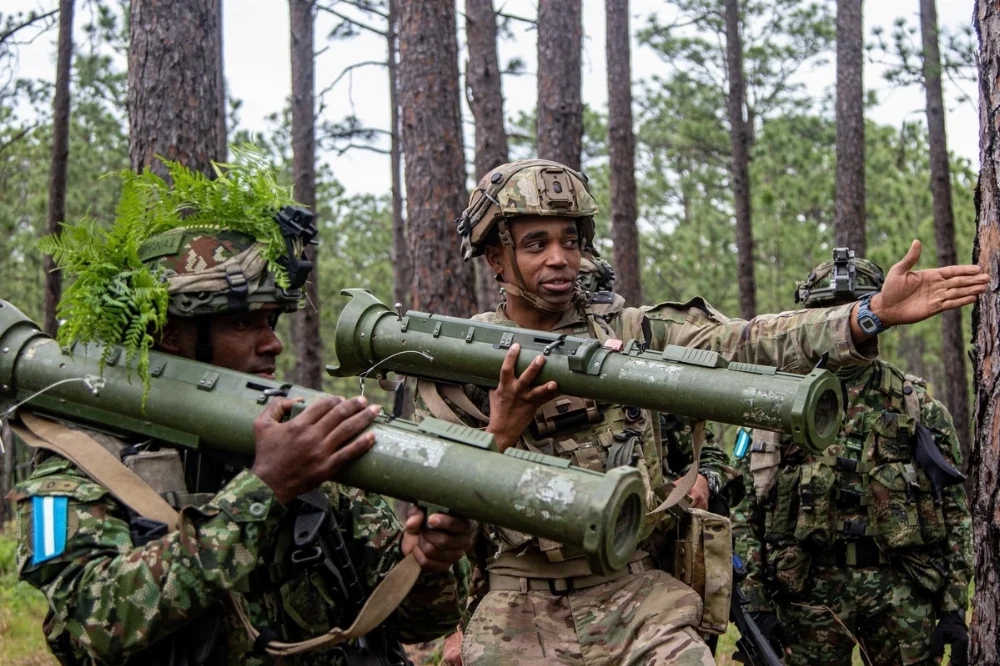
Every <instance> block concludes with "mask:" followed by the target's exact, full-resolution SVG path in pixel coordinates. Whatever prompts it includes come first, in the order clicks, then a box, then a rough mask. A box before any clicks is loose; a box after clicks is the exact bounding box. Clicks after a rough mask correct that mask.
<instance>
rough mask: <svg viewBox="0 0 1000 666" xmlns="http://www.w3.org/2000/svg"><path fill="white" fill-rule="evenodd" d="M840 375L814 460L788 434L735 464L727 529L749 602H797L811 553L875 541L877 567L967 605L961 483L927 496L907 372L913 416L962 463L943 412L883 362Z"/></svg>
mask: <svg viewBox="0 0 1000 666" xmlns="http://www.w3.org/2000/svg"><path fill="white" fill-rule="evenodd" d="M839 374H840V378H841V380H842V381H843V383H844V388H845V391H846V397H847V410H848V411H847V417H846V419H845V421H844V425H843V427H842V429H841V431H840V433H839V436H838V439H837V442H836V443H835V444H833V445H832V446H830V447H829V448H828V449H827V450H826V452H825V453H824V455H823V456H811V455H807V454H806V453H805V452H803V451H801V450H800V449H799V448H798V447H796V446H795V445H794V444H792V443H791V441H790V440H789V439H788V438H785V437H781V438H779V437H774V438H766V437H765V438H764V441H755V442H754V444H753V445H752V446H751V453H750V454H749V455H748V456H746V457H745V458H743V460H742V461H741V462H740V467H741V469H742V471H743V473H744V479H745V482H746V485H747V495H746V499H745V501H744V502H743V504H741V505H740V507H739V508H738V510H737V511H736V512H735V514H734V518H733V528H734V532H735V533H736V535H737V537H736V550H737V553H738V554H739V555H740V556H741V557H742V558H743V559H744V561H745V562H746V566H747V569H748V576H747V579H746V582H745V583H744V586H745V591H746V592H747V594H748V596H749V597H750V600H751V609H752V610H768V609H771V608H773V604H775V603H783V602H785V601H791V600H794V598H795V597H796V596H797V595H798V594H801V592H802V590H803V589H805V586H806V585H807V584H808V581H809V571H810V567H811V566H812V563H813V561H814V560H815V559H817V558H822V557H823V555H822V554H824V553H825V554H828V553H830V552H836V551H838V550H839V549H843V548H845V547H847V544H849V543H850V542H852V541H854V542H857V541H858V540H859V539H873V540H874V543H875V545H876V546H877V547H878V552H881V553H882V555H880V556H879V557H880V559H883V562H882V565H883V566H895V567H901V568H903V569H905V570H906V571H907V572H908V573H909V574H910V575H911V576H912V577H913V579H914V580H915V582H916V583H917V585H918V586H919V587H921V588H922V589H925V590H926V591H928V592H931V593H932V594H933V595H934V596H935V599H936V600H937V603H938V604H939V607H938V609H939V611H940V612H947V611H952V610H960V609H961V610H963V611H964V609H965V608H966V606H967V601H968V600H967V596H968V586H969V580H970V575H971V566H972V559H971V558H972V555H971V549H972V541H971V523H970V515H969V510H968V507H967V503H966V496H965V489H964V487H963V486H962V485H961V484H959V485H954V486H951V487H949V488H947V489H945V491H944V492H943V495H942V498H941V501H940V502H936V501H935V499H934V496H933V492H932V486H931V485H930V481H929V480H928V478H927V475H926V474H925V473H924V472H923V470H921V469H920V467H919V466H918V465H916V464H915V463H914V461H913V458H912V456H913V439H912V437H913V432H914V428H915V422H912V421H911V419H910V418H909V417H908V416H907V415H906V411H907V410H906V409H905V407H904V406H903V398H904V392H905V391H906V390H907V385H906V384H905V382H906V381H907V379H909V380H910V381H911V384H910V386H911V388H910V389H909V390H910V391H912V392H913V393H915V395H916V401H915V403H914V407H915V409H914V410H913V411H917V409H918V410H919V415H920V422H921V423H922V424H923V425H924V426H926V427H927V428H928V429H929V430H930V432H931V433H932V435H933V438H934V442H935V444H936V445H937V447H938V448H939V449H940V451H941V453H942V454H944V456H945V458H946V459H947V460H949V461H950V462H951V463H952V464H953V465H955V466H956V467H960V466H961V452H960V448H959V443H958V438H957V436H956V433H955V427H954V424H953V423H952V420H951V415H950V414H948V411H947V410H946V409H945V407H944V405H942V404H941V403H940V402H938V401H937V400H934V399H933V398H931V397H930V395H929V394H928V393H927V390H926V387H925V386H924V385H923V384H922V383H921V382H920V381H919V380H916V379H915V378H907V377H906V376H904V375H903V373H902V372H901V371H900V370H898V369H896V368H895V367H893V366H891V365H889V364H888V363H884V362H881V361H880V362H877V363H873V364H871V365H870V366H867V367H865V368H861V369H857V370H854V369H852V370H850V371H841V372H840V373H839ZM755 438H757V433H755ZM779 440H780V441H779ZM855 547H857V546H856V545H855ZM823 562H824V563H829V559H828V558H827V559H826V560H823Z"/></svg>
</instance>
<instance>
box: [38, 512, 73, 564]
mask: <svg viewBox="0 0 1000 666" xmlns="http://www.w3.org/2000/svg"><path fill="white" fill-rule="evenodd" d="M31 517H32V532H33V536H34V543H33V546H34V554H33V555H32V557H31V563H32V564H39V563H41V562H45V561H46V560H51V559H52V558H53V557H56V556H58V555H62V553H63V551H64V550H66V530H67V526H66V522H67V518H68V517H69V498H68V497H32V498H31Z"/></svg>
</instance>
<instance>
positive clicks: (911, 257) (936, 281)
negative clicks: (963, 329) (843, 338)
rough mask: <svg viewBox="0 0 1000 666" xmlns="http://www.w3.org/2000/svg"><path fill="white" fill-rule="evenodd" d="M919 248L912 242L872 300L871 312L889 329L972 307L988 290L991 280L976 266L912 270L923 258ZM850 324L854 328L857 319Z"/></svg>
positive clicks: (915, 242)
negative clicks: (949, 311) (964, 306)
mask: <svg viewBox="0 0 1000 666" xmlns="http://www.w3.org/2000/svg"><path fill="white" fill-rule="evenodd" d="M920 249H921V248H920V241H917V240H915V241H913V244H912V245H910V250H909V252H907V253H906V256H905V257H903V259H902V260H901V261H900V262H899V263H898V264H896V265H895V266H893V267H892V268H890V269H889V273H888V274H887V275H886V276H885V284H883V285H882V291H881V292H880V293H878V294H876V295H875V296H874V297H873V298H872V300H871V303H870V305H869V307H870V308H871V311H872V312H873V313H874V314H875V316H877V317H878V318H879V319H881V320H882V324H883V325H885V326H886V327H889V326H902V325H905V324H915V323H916V322H918V321H923V320H924V319H928V318H930V317H932V316H934V315H936V314H938V313H939V312H944V311H945V310H952V309H954V308H960V307H962V306H963V305H969V304H971V303H974V302H975V301H976V297H978V296H979V294H982V293H983V292H985V291H986V285H987V284H988V283H989V281H990V277H989V275H986V274H984V273H982V269H981V268H980V267H979V266H976V265H975V264H967V265H960V266H945V267H943V268H929V269H926V270H922V271H914V270H911V269H912V268H913V267H914V266H915V265H916V264H917V261H918V260H919V259H920ZM851 321H852V328H853V324H854V317H852V318H851ZM859 330H860V329H859Z"/></svg>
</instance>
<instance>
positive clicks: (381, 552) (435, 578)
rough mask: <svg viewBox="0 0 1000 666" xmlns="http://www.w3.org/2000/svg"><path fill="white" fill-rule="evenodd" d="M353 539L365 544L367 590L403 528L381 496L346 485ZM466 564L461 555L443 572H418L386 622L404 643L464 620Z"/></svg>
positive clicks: (391, 557) (388, 561)
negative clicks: (460, 558) (415, 579)
mask: <svg viewBox="0 0 1000 666" xmlns="http://www.w3.org/2000/svg"><path fill="white" fill-rule="evenodd" d="M341 492H342V493H343V494H344V496H345V497H346V499H347V500H348V502H349V506H350V511H351V514H352V516H351V517H352V519H353V520H352V524H353V526H354V527H353V529H354V534H353V536H354V539H355V541H356V542H358V543H362V544H364V558H365V563H364V569H365V577H366V583H367V584H368V589H369V590H374V589H375V587H376V586H377V585H378V584H379V583H380V582H382V579H383V578H384V577H385V576H386V574H388V573H389V571H390V570H391V569H392V567H394V566H395V565H396V564H397V563H398V562H399V561H401V560H402V559H403V553H402V549H401V543H402V535H403V528H402V525H400V523H399V521H398V520H397V519H396V515H395V514H394V513H393V512H392V509H391V508H390V507H389V505H388V504H387V503H386V501H385V499H383V498H382V497H381V496H379V495H375V494H373V493H365V492H363V491H361V490H357V489H354V488H347V487H344V488H343V489H342V491H341ZM468 576H469V564H468V562H467V561H466V560H465V558H462V560H460V561H459V563H458V564H456V565H455V566H453V567H452V568H451V569H450V570H448V571H445V572H442V573H427V572H424V573H421V574H420V577H419V578H417V582H416V584H415V585H414V586H413V589H412V590H410V594H409V595H407V597H406V599H404V600H403V603H401V604H400V605H399V608H397V609H396V610H395V611H394V612H393V614H392V615H391V616H390V617H389V620H388V623H389V624H390V625H391V626H392V628H393V629H394V630H395V631H396V632H397V635H398V636H399V638H400V640H401V641H403V642H404V643H418V642H421V641H429V640H432V639H434V638H437V637H438V636H443V635H445V634H447V633H450V632H452V631H454V630H455V627H456V626H457V625H458V624H459V622H461V621H462V619H463V614H464V612H465V607H466V602H467V600H468V596H469V584H468Z"/></svg>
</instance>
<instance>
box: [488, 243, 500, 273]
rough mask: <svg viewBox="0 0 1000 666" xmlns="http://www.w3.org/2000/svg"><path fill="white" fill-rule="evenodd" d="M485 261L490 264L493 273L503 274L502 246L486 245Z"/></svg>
mask: <svg viewBox="0 0 1000 666" xmlns="http://www.w3.org/2000/svg"><path fill="white" fill-rule="evenodd" d="M485 256H486V263H488V264H489V265H490V270H491V271H492V272H493V274H494V275H501V274H503V262H502V261H501V258H502V257H503V256H504V252H503V248H500V247H497V246H496V245H492V244H490V245H487V246H486V254H485Z"/></svg>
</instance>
